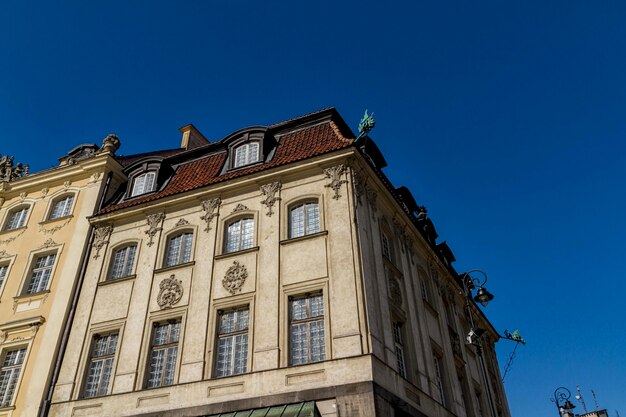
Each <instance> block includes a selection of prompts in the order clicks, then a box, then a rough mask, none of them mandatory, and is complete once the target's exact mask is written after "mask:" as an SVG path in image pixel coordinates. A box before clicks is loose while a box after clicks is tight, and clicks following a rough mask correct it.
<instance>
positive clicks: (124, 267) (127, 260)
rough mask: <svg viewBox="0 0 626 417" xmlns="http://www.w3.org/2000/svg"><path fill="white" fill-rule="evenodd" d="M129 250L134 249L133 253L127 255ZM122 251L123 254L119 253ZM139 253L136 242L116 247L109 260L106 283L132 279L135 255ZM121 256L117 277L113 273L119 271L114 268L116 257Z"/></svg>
mask: <svg viewBox="0 0 626 417" xmlns="http://www.w3.org/2000/svg"><path fill="white" fill-rule="evenodd" d="M130 248H134V251H132V253H131V254H130V255H129V253H128V251H130V250H131V249H130ZM122 251H124V253H123V254H121V252H122ZM138 252H139V245H138V244H137V243H136V242H129V243H126V244H122V245H118V246H117V247H115V248H113V250H112V251H111V259H110V261H109V271H108V273H107V276H106V280H107V281H115V280H118V279H123V278H128V277H132V276H133V275H134V274H135V262H136V261H137V254H138ZM118 254H121V255H120V256H121V257H122V259H121V262H120V263H121V275H119V276H117V275H114V273H115V272H116V271H117V270H118V269H119V268H118V267H117V266H116V261H117V255H118Z"/></svg>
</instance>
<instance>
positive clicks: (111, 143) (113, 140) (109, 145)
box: [100, 133, 120, 154]
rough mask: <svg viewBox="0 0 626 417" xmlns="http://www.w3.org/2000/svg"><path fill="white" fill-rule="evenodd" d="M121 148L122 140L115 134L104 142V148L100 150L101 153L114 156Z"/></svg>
mask: <svg viewBox="0 0 626 417" xmlns="http://www.w3.org/2000/svg"><path fill="white" fill-rule="evenodd" d="M119 148H120V139H119V138H118V137H117V136H116V135H115V134H113V133H111V134H110V135H108V136H107V137H106V138H104V140H103V141H102V147H101V148H100V153H103V152H111V153H112V154H114V153H115V151H117V150H118V149H119Z"/></svg>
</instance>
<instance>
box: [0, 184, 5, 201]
mask: <svg viewBox="0 0 626 417" xmlns="http://www.w3.org/2000/svg"><path fill="white" fill-rule="evenodd" d="M3 185H4V184H0V187H2V186H3ZM0 191H3V190H1V189H0ZM5 201H6V200H5V199H4V197H0V207H2V206H3V205H4V202H5Z"/></svg>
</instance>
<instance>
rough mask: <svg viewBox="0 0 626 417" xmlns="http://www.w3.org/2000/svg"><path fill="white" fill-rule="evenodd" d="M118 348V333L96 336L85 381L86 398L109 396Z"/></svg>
mask: <svg viewBox="0 0 626 417" xmlns="http://www.w3.org/2000/svg"><path fill="white" fill-rule="evenodd" d="M116 347H117V333H114V334H110V335H107V336H96V337H95V338H94V342H93V348H92V352H91V358H90V361H89V366H88V370H87V378H86V381H85V390H84V396H85V397H95V396H99V395H107V394H108V393H109V382H110V380H111V371H112V369H113V359H114V356H115V349H116Z"/></svg>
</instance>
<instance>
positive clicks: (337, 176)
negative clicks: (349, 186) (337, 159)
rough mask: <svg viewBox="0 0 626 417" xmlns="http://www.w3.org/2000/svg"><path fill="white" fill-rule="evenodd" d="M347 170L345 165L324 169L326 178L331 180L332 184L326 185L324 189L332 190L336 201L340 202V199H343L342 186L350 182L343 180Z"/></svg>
mask: <svg viewBox="0 0 626 417" xmlns="http://www.w3.org/2000/svg"><path fill="white" fill-rule="evenodd" d="M346 170H347V169H346V166H345V165H343V164H339V165H335V166H334V167H330V168H326V169H324V174H325V175H326V178H328V179H330V183H329V184H326V185H325V186H324V187H328V188H331V189H332V190H333V191H334V192H335V195H334V196H333V199H335V200H339V198H340V197H341V195H340V194H339V190H340V189H341V185H342V184H346V183H347V182H348V181H347V180H345V179H343V178H342V176H343V174H344V173H345V172H346Z"/></svg>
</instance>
